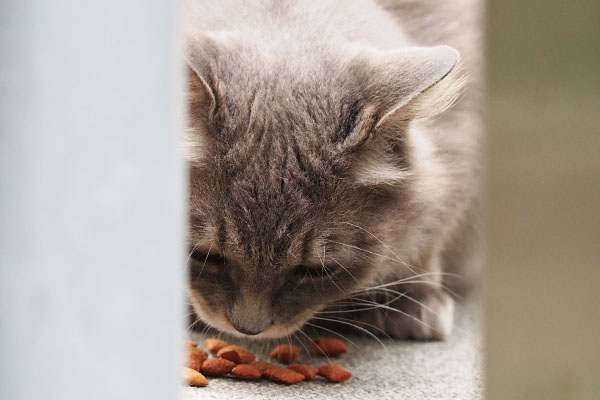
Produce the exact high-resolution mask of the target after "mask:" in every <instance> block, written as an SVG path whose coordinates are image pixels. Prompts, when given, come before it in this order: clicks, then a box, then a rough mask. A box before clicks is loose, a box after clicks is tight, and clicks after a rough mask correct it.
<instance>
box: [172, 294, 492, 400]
mask: <svg viewBox="0 0 600 400" xmlns="http://www.w3.org/2000/svg"><path fill="white" fill-rule="evenodd" d="M457 328H458V329H456V330H455V331H454V333H453V335H452V336H451V337H450V339H448V340H447V341H445V342H428V343H419V342H402V341H393V340H389V339H388V340H383V343H384V345H385V348H384V347H382V345H381V344H379V343H377V342H376V341H375V340H373V339H371V338H367V337H363V336H353V335H348V337H349V338H351V340H352V341H353V342H355V343H356V344H357V345H358V347H359V349H357V348H355V347H352V346H349V347H350V351H349V352H348V353H346V354H345V355H343V356H342V357H340V358H339V359H336V360H335V362H336V363H338V364H340V365H342V366H343V367H345V368H347V369H348V370H350V371H351V372H352V373H353V377H352V378H351V379H350V380H349V381H347V382H345V383H342V384H331V383H327V382H326V381H324V380H323V379H321V378H318V379H316V380H314V381H312V382H301V383H299V384H297V385H292V386H283V385H278V384H275V383H271V382H267V381H265V380H260V381H258V382H242V381H238V380H236V379H235V378H229V377H226V378H213V379H210V384H209V386H208V387H205V388H190V387H186V388H184V389H183V393H182V397H181V399H182V400H196V399H284V398H286V399H330V398H331V399H334V398H335V399H379V400H382V399H478V398H481V397H482V392H483V382H482V371H481V364H482V356H481V346H482V344H481V343H482V341H481V337H480V316H479V312H478V308H477V307H476V306H475V305H474V303H471V304H469V305H468V306H461V305H459V306H458V307H457ZM323 336H331V335H323ZM202 338H203V337H202V336H201V335H199V334H195V335H193V339H195V340H198V341H200V342H201V341H202ZM236 343H238V342H236ZM247 343H250V347H251V348H252V349H253V350H255V351H257V354H262V357H261V358H262V359H265V360H266V359H268V352H267V350H268V349H269V348H270V344H265V343H254V344H253V345H252V344H251V343H252V342H246V343H244V344H247ZM300 361H306V362H309V363H312V364H314V365H321V364H323V363H325V362H326V359H324V358H321V357H313V358H312V359H310V358H309V357H307V355H306V354H304V355H303V356H302V358H301V360H300Z"/></svg>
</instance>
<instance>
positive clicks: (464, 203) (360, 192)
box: [184, 0, 482, 340]
mask: <svg viewBox="0 0 600 400" xmlns="http://www.w3.org/2000/svg"><path fill="white" fill-rule="evenodd" d="M448 3H452V4H448ZM479 14H480V5H479V2H478V1H475V0H460V1H452V2H448V1H443V0H439V1H437V0H408V1H407V0H404V1H402V0H401V1H391V0H389V1H374V0H344V1H342V0H304V1H289V0H284V1H282V0H256V1H241V0H222V1H218V2H212V1H201V0H188V1H187V2H186V6H185V30H184V31H185V60H186V63H187V68H188V76H189V85H188V92H187V98H186V101H187V103H188V106H189V107H188V109H189V113H188V123H187V124H188V126H187V130H186V145H185V147H186V154H187V159H188V161H189V168H190V189H189V221H190V223H189V250H190V260H189V266H188V267H189V278H190V279H189V286H188V295H189V299H190V302H191V304H192V306H193V309H194V312H195V313H196V315H197V316H198V318H199V319H200V320H201V321H203V322H204V323H205V324H207V325H209V326H211V327H213V328H216V329H218V330H220V331H223V332H227V333H230V334H233V335H238V336H244V337H246V336H251V337H255V338H278V337H284V336H286V335H289V334H291V333H293V332H295V331H296V330H298V329H300V328H302V327H303V325H305V323H306V322H307V321H312V322H313V323H319V322H323V323H327V322H328V321H338V322H340V323H342V324H345V325H347V324H352V325H354V326H357V327H359V328H360V329H362V330H366V331H369V332H371V333H373V334H377V335H387V336H390V337H394V338H399V339H417V340H435V339H444V338H446V337H447V336H448V335H449V334H450V333H451V331H452V326H453V309H454V300H453V298H452V296H451V295H450V294H449V290H448V288H449V287H451V288H457V287H459V286H465V284H466V283H468V282H470V277H471V276H473V274H474V271H476V270H477V265H478V264H479V261H478V260H479V256H478V255H479V253H480V252H479V247H480V246H479V244H478V243H479V240H478V235H477V214H478V212H477V210H478V204H479V181H480V176H481V141H482V133H481V128H480V121H479V114H480V113H479V104H480V101H479V98H480V94H479V92H480V90H479V82H480V78H479V75H480V69H481V67H480V65H481V60H480V53H479V51H478V48H479V35H478V29H479V28H478V27H479V20H478V16H479ZM451 45H452V46H454V47H451ZM459 51H460V52H459ZM459 99H460V101H457V100H459ZM378 304H379V306H378ZM349 320H351V321H354V322H351V323H349V322H344V321H349Z"/></svg>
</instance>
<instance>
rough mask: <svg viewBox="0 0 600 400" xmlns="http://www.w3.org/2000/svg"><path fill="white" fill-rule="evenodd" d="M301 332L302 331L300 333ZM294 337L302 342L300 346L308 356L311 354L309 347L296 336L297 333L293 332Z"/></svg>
mask: <svg viewBox="0 0 600 400" xmlns="http://www.w3.org/2000/svg"><path fill="white" fill-rule="evenodd" d="M298 332H300V331H298ZM292 335H294V338H295V339H296V340H297V341H298V342H300V345H301V346H302V348H304V351H306V354H311V352H310V351H309V350H308V347H306V345H305V344H304V342H302V340H300V338H299V337H298V336H297V335H296V332H292Z"/></svg>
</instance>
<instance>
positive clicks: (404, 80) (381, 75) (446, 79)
mask: <svg viewBox="0 0 600 400" xmlns="http://www.w3.org/2000/svg"><path fill="white" fill-rule="evenodd" d="M459 58H460V57H459V53H458V51H457V50H455V49H454V48H452V47H450V46H434V47H409V48H404V49H400V50H395V51H390V52H384V53H376V54H369V57H368V59H367V60H365V59H364V58H363V59H359V60H357V64H356V65H355V73H357V72H358V73H360V74H361V77H360V78H359V79H360V81H362V83H363V84H362V88H361V91H362V95H361V96H362V98H361V103H363V107H362V111H361V112H360V113H359V117H358V118H357V119H356V123H355V125H354V129H353V131H352V132H351V134H350V135H348V137H347V138H346V140H345V141H346V143H345V145H346V146H344V147H347V146H350V147H355V146H356V145H359V144H361V143H363V142H365V141H366V140H367V139H368V138H369V137H370V136H371V135H373V134H376V132H377V131H379V130H383V129H385V128H388V127H402V126H406V124H407V123H408V122H409V121H411V120H414V119H418V118H425V117H430V116H434V115H437V114H439V113H441V112H443V111H445V110H446V109H447V108H449V107H450V106H452V105H453V104H454V103H455V101H456V100H457V98H458V96H459V95H460V93H461V90H462V87H463V84H464V79H463V78H462V77H461V76H460V74H459V73H458V69H457V65H458V61H459Z"/></svg>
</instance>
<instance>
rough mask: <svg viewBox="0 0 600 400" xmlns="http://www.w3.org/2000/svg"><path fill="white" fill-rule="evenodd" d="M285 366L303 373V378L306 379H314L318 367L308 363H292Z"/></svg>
mask: <svg viewBox="0 0 600 400" xmlns="http://www.w3.org/2000/svg"><path fill="white" fill-rule="evenodd" d="M287 368H288V369H291V370H292V371H294V372H297V373H299V374H302V375H304V379H305V380H307V381H310V380H312V379H315V376H317V373H318V372H319V369H318V368H315V367H313V366H312V365H308V364H292V365H289V366H288V367H287Z"/></svg>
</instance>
